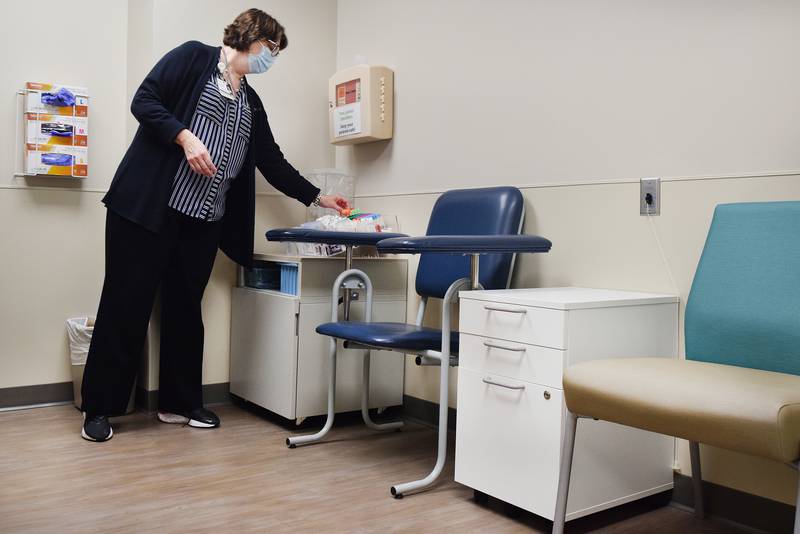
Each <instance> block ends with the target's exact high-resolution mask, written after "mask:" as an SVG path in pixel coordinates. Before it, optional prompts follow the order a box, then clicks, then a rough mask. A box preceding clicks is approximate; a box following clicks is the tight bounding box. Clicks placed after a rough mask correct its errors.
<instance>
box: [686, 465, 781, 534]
mask: <svg viewBox="0 0 800 534" xmlns="http://www.w3.org/2000/svg"><path fill="white" fill-rule="evenodd" d="M674 479H675V487H674V488H673V490H672V502H673V503H674V504H676V505H678V506H681V507H686V508H694V492H693V491H692V478H691V477H689V476H686V475H681V474H678V473H676V474H675V477H674ZM703 493H704V496H705V503H704V504H705V507H706V515H708V516H709V517H713V518H715V519H721V520H723V521H726V522H730V523H734V524H736V525H743V526H745V527H749V528H751V529H754V530H755V531H759V532H776V533H777V532H785V533H787V534H788V533H790V532H792V527H793V525H794V506H791V505H789V504H786V503H782V502H778V501H773V500H771V499H767V498H765V497H759V496H758V495H753V494H751V493H745V492H743V491H739V490H736V489H733V488H728V487H725V486H720V485H718V484H714V483H713V482H707V481H703Z"/></svg>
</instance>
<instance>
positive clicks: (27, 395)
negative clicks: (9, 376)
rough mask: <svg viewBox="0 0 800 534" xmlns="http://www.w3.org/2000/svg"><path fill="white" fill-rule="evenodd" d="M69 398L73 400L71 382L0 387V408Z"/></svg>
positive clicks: (62, 400) (61, 400)
mask: <svg viewBox="0 0 800 534" xmlns="http://www.w3.org/2000/svg"><path fill="white" fill-rule="evenodd" d="M71 400H73V397H72V382H56V383H54V384H37V385H35V386H19V387H13V388H0V408H15V407H18V406H31V405H34V404H49V403H52V402H67V401H71Z"/></svg>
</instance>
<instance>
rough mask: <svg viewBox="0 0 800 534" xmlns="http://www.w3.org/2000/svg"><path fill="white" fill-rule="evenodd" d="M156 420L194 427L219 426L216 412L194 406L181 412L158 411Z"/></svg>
mask: <svg viewBox="0 0 800 534" xmlns="http://www.w3.org/2000/svg"><path fill="white" fill-rule="evenodd" d="M158 420H159V421H161V422H162V423H169V424H173V425H189V426H191V427H194V428H217V427H218V426H219V417H217V414H215V413H214V412H212V411H211V410H206V409H205V408H195V409H194V410H190V411H188V412H184V413H181V414H177V413H170V412H158Z"/></svg>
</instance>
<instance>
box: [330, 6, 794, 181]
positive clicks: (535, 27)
mask: <svg viewBox="0 0 800 534" xmlns="http://www.w3.org/2000/svg"><path fill="white" fill-rule="evenodd" d="M338 4H339V17H338V21H339V22H338V27H339V32H338V36H337V38H338V67H339V68H344V67H347V66H350V65H352V64H354V63H356V62H359V61H366V62H367V63H370V64H384V65H387V66H389V67H391V68H393V69H395V106H396V112H395V138H394V140H392V141H390V142H382V143H373V144H368V145H362V146H356V147H348V148H339V149H337V164H338V166H340V167H343V168H349V169H350V170H352V171H353V172H354V174H355V175H356V176H358V179H359V182H358V187H357V192H358V194H359V195H370V194H381V193H393V192H411V191H431V190H435V191H441V190H443V189H448V188H453V187H469V186H479V185H488V184H495V183H508V184H517V185H523V184H537V183H553V182H571V181H595V180H597V181H600V180H618V179H638V178H640V177H643V176H708V175H720V174H724V175H729V174H730V175H743V174H749V173H756V172H763V171H781V170H796V169H800V150H798V149H797V147H798V146H800V127H798V123H797V117H798V116H799V115H800V99H799V98H798V97H797V95H798V94H800V69H797V68H796V63H797V58H798V57H800V33H798V31H797V27H798V24H800V2H796V1H790V0H782V1H770V2H763V1H759V0H705V1H700V2H698V1H696V0H661V1H653V2H641V1H637V0H611V1H606V2H596V1H593V0H564V1H560V2H550V1H544V0H524V1H523V0H515V1H512V0H504V1H501V2H485V1H478V0H440V1H437V2H430V1H425V0H405V1H403V2H397V1H390V0H339V3H338ZM359 56H360V58H359Z"/></svg>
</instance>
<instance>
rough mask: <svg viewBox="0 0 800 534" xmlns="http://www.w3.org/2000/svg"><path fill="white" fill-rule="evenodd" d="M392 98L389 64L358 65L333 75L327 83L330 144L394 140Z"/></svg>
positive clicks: (392, 86) (392, 82)
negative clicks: (386, 65) (385, 65)
mask: <svg viewBox="0 0 800 534" xmlns="http://www.w3.org/2000/svg"><path fill="white" fill-rule="evenodd" d="M393 101H394V72H393V71H392V70H391V69H389V68H388V67H383V66H370V65H356V66H354V67H350V68H348V69H344V70H341V71H339V72H337V73H336V74H334V75H333V76H332V77H331V79H330V81H329V83H328V108H329V109H328V114H329V122H330V126H329V129H330V139H331V143H332V144H334V145H354V144H357V143H369V142H372V141H380V140H383V139H391V138H392V128H393V123H394V105H393Z"/></svg>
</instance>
